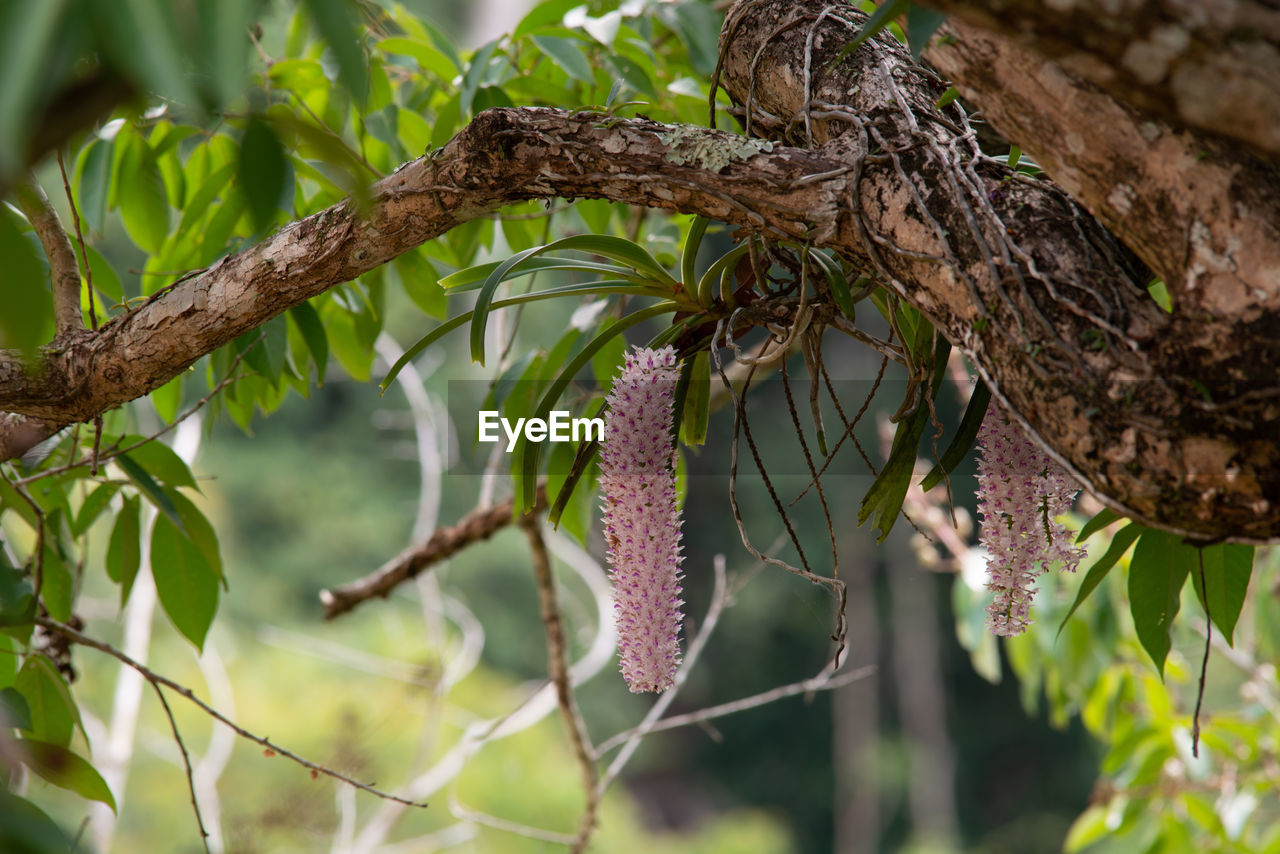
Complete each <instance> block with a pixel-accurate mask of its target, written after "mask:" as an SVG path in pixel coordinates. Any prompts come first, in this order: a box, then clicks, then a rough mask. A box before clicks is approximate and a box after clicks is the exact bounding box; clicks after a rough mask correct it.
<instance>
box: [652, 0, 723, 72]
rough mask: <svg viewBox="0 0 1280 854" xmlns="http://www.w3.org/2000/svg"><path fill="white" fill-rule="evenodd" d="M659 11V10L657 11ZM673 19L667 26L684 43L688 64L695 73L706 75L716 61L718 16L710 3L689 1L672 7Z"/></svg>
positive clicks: (718, 32) (712, 69) (720, 19)
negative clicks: (687, 54) (687, 53)
mask: <svg viewBox="0 0 1280 854" xmlns="http://www.w3.org/2000/svg"><path fill="white" fill-rule="evenodd" d="M659 11H660V12H661V11H662V7H660V8H659ZM674 12H675V15H674V17H675V20H674V21H671V20H669V19H668V21H667V25H668V26H670V27H671V29H672V30H673V31H675V34H676V35H677V36H678V37H679V38H680V40H681V41H682V42H684V45H685V48H686V49H687V50H688V51H689V63H690V64H691V65H692V66H693V68H694V70H695V71H697V72H698V73H699V74H703V75H707V76H710V74H711V72H713V71H714V70H715V67H716V60H717V59H718V58H719V53H718V50H717V38H718V36H719V34H720V25H721V23H722V17H721V15H720V14H719V13H717V12H716V11H715V9H713V8H712V7H711V4H710V3H699V2H689V3H681V4H680V5H678V6H676V7H675V10H674Z"/></svg>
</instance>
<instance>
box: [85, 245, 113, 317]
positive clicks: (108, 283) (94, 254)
mask: <svg viewBox="0 0 1280 854" xmlns="http://www.w3.org/2000/svg"><path fill="white" fill-rule="evenodd" d="M84 248H85V250H87V251H86V252H85V253H83V255H82V254H81V253H80V246H79V245H78V244H77V245H76V256H77V257H78V258H79V259H80V263H81V265H82V266H81V270H83V269H84V267H83V264H84V255H87V256H89V272H90V273H91V274H92V275H93V289H94V290H96V291H98V292H99V293H100V294H102V295H104V296H106V297H107V298H108V299H112V300H114V301H115V302H117V303H119V302H122V301H123V300H124V286H123V285H122V284H121V283H120V277H119V276H118V275H117V274H116V271H115V268H113V267H112V266H111V263H110V262H109V261H107V259H106V258H104V257H103V255H102V253H101V252H99V251H98V250H97V249H94V248H93V247H92V246H89V245H86V246H85V247H84ZM102 320H103V317H102V315H101V314H99V315H98V322H99V323H101V322H102Z"/></svg>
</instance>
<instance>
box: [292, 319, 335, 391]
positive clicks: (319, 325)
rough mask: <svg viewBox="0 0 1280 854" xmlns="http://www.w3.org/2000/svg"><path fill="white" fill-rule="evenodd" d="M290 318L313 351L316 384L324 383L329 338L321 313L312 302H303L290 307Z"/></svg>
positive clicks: (327, 364) (327, 365)
mask: <svg viewBox="0 0 1280 854" xmlns="http://www.w3.org/2000/svg"><path fill="white" fill-rule="evenodd" d="M289 319H290V320H292V321H293V322H294V325H296V326H297V327H298V331H299V332H300V333H302V339H303V340H304V341H306V342H307V349H308V350H310V351H311V359H312V361H314V362H315V364H316V385H324V374H325V370H326V369H327V368H328V367H329V339H328V337H327V336H326V335H325V331H324V323H323V322H321V320H320V314H319V313H318V312H317V311H316V310H315V307H314V306H313V305H311V303H309V302H302V303H298V304H297V305H295V306H294V307H293V308H291V309H289Z"/></svg>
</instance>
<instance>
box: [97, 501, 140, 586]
mask: <svg viewBox="0 0 1280 854" xmlns="http://www.w3.org/2000/svg"><path fill="white" fill-rule="evenodd" d="M141 514H142V501H141V499H140V498H138V496H136V495H130V496H129V497H127V498H125V500H124V506H123V507H122V508H121V510H120V512H119V513H118V514H116V522H115V525H114V526H113V527H112V529H111V539H110V540H108V541H107V556H106V561H105V563H106V569H107V577H108V578H110V579H111V580H112V581H114V582H115V583H116V584H119V585H120V603H121V605H123V604H124V603H125V602H127V601H129V593H130V592H132V590H133V582H134V579H135V578H137V577H138V567H140V566H141V565H142V545H141V543H142V519H141Z"/></svg>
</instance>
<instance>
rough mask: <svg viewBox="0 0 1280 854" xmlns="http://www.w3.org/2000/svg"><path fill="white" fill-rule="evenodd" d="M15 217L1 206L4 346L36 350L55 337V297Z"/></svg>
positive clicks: (0, 334)
mask: <svg viewBox="0 0 1280 854" xmlns="http://www.w3.org/2000/svg"><path fill="white" fill-rule="evenodd" d="M3 88H4V87H2V86H0V89H3ZM15 220H16V216H14V215H12V214H10V213H9V212H8V211H6V210H4V208H3V206H0V258H3V259H4V275H3V276H0V306H3V307H4V308H3V310H0V348H5V349H14V350H22V351H24V352H26V353H33V352H34V351H35V349H36V348H37V347H39V346H40V345H41V344H44V343H46V342H47V341H49V340H50V339H51V338H52V337H53V296H52V293H51V292H50V290H49V277H48V275H47V274H46V272H45V265H44V260H43V258H42V257H41V255H40V254H39V251H38V250H37V249H36V248H35V246H34V245H32V243H31V241H29V240H27V238H26V237H25V236H24V235H23V234H22V232H21V231H19V230H18V227H17V224H16V222H15Z"/></svg>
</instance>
